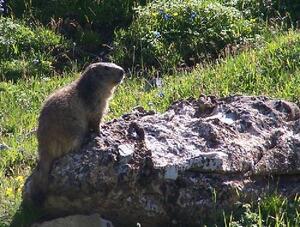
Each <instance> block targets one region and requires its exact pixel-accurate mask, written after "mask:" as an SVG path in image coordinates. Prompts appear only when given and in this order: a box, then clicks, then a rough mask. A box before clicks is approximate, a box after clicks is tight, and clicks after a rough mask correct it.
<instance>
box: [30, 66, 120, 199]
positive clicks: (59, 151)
mask: <svg viewBox="0 0 300 227" xmlns="http://www.w3.org/2000/svg"><path fill="white" fill-rule="evenodd" d="M124 75H125V74H124V70H123V69H122V68H121V67H120V66H118V65H116V64H113V63H104V62H103V63H94V64H91V65H89V66H88V67H87V69H86V70H85V71H84V72H83V73H82V75H81V76H80V78H78V79H77V80H75V81H74V82H73V83H71V84H69V85H67V86H65V87H63V88H61V89H59V90H57V91H55V92H54V93H53V94H52V95H50V96H49V97H48V98H47V100H46V101H45V103H44V105H43V107H42V110H41V113H40V116H39V119H38V129H37V140H38V153H39V159H38V165H37V168H36V169H35V171H34V172H33V175H32V180H31V185H30V186H29V187H30V188H29V194H30V195H29V197H30V198H29V199H30V200H31V201H32V202H34V203H41V202H42V201H43V200H44V195H45V192H46V191H47V188H48V174H49V171H50V168H51V164H52V162H53V160H54V159H56V158H58V157H60V156H62V155H64V154H66V153H68V152H70V151H76V150H78V149H79V148H80V146H81V145H82V143H83V140H84V138H85V136H86V135H87V134H88V132H89V131H93V132H96V133H99V124H100V121H101V119H102V117H103V114H104V113H105V111H106V109H107V107H108V102H109V100H110V99H111V97H112V95H113V92H114V90H115V88H116V86H117V85H118V84H119V83H120V82H121V81H122V80H123V77H124ZM25 190H26V189H25ZM25 193H26V192H25ZM35 200H40V201H35Z"/></svg>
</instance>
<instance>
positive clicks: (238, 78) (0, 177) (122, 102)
mask: <svg viewBox="0 0 300 227" xmlns="http://www.w3.org/2000/svg"><path fill="white" fill-rule="evenodd" d="M77 77H78V74H76V73H75V74H66V75H64V76H63V77H62V76H56V77H50V78H47V77H46V78H34V77H31V78H28V79H26V80H19V81H17V82H15V83H13V82H1V83H0V108H1V111H0V144H5V145H7V146H8V147H9V149H7V150H2V151H0V153H1V159H0V226H7V225H8V223H9V222H10V220H11V219H12V217H13V215H14V214H15V213H16V211H17V209H18V207H19V205H20V202H21V188H22V185H23V183H24V179H25V178H26V177H27V176H28V175H29V174H30V171H31V168H32V167H33V166H34V165H35V158H36V145H37V144H36V139H35V128H36V123H37V122H36V119H37V117H38V113H39V110H40V107H41V104H42V102H43V100H44V99H45V97H46V96H47V95H49V94H50V93H51V92H52V91H53V90H55V89H57V88H58V87H61V86H63V85H64V84H68V83H69V82H70V81H73V80H74V79H75V78H77ZM299 84H300V33H299V32H297V31H291V32H289V33H286V34H282V35H277V36H275V37H273V39H272V41H270V42H267V43H265V44H264V45H263V46H262V47H260V48H258V49H256V50H253V49H249V50H245V51H244V52H243V53H241V54H240V55H238V56H235V57H231V56H229V57H227V58H225V59H223V60H220V61H219V62H218V63H217V64H211V65H206V66H197V67H196V68H195V69H194V70H193V71H192V72H190V73H188V72H182V73H177V74H176V75H164V77H163V86H161V87H157V86H153V85H151V84H150V83H149V82H148V81H147V80H145V79H141V78H137V77H136V76H135V77H132V78H127V79H126V80H125V82H124V83H123V84H122V85H121V86H120V87H119V88H118V90H117V92H116V95H115V98H114V99H113V100H112V102H111V104H110V111H109V113H108V115H107V117H106V118H105V120H109V119H112V118H115V117H119V116H120V115H122V114H123V113H125V112H129V111H130V110H131V109H132V108H133V107H134V106H137V105H140V106H143V107H145V108H146V109H154V110H156V111H159V112H161V111H164V110H166V109H167V107H168V106H169V105H170V104H171V103H172V102H173V101H175V100H178V99H182V98H183V99H184V98H188V97H195V98H197V97H198V96H199V95H200V94H201V93H205V94H210V95H217V96H226V95H229V94H236V93H240V94H253V95H268V96H271V97H276V98H284V99H287V100H292V101H297V100H298V99H299V97H300V86H299ZM128 91H130V92H128ZM276 199H279V200H280V201H284V202H282V203H284V206H282V203H280V202H278V203H276V201H275V202H273V203H272V201H273V200H276ZM269 200H270V201H271V202H270V203H271V204H273V205H272V206H271V205H270V206H268V205H266V204H268V202H267V201H269ZM263 201H266V202H265V203H261V206H260V207H252V206H251V209H250V208H249V209H248V210H247V209H244V211H243V214H244V219H246V218H247V217H246V216H247V214H248V213H249V215H250V214H252V213H253V215H252V216H255V215H258V216H259V215H260V213H259V212H261V215H262V216H261V217H263V218H264V219H265V220H264V221H265V222H266V223H271V222H268V221H267V219H270V220H271V219H272V218H271V217H269V216H270V215H271V214H270V215H268V212H269V213H272V217H274V218H275V222H276V223H277V222H278V223H291V224H292V223H296V222H293V220H291V219H289V218H290V216H289V215H287V214H288V213H290V212H292V214H293V215H295V217H296V218H297V219H296V220H297V221H298V222H297V223H299V213H297V212H298V211H297V209H294V210H293V211H290V210H289V208H288V207H289V206H290V205H289V204H292V205H293V204H295V201H296V204H298V205H299V198H297V199H295V201H294V200H291V201H289V200H286V199H285V198H281V197H279V196H274V197H271V198H265V200H263ZM276 209H277V210H276ZM287 210H289V212H288V213H287ZM247 212H248V213H247ZM285 214H286V215H285ZM276 215H277V216H276ZM280 215H281V216H280ZM282 215H284V216H283V217H284V218H281V217H282ZM250 216H251V215H250ZM235 218H236V217H235V214H232V217H229V218H227V219H226V223H227V222H229V224H228V225H227V226H237V225H233V224H234V223H236V222H237V221H236V219H235ZM276 218H278V220H277V219H276ZM228 220H229V221H228ZM230 220H231V221H230ZM258 220H259V219H258ZM270 220H269V221H270ZM272 220H273V219H272ZM273 221H274V220H273ZM230 223H231V224H230ZM278 226H280V225H278ZM290 226H292V225H290Z"/></svg>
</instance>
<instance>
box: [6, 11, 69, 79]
mask: <svg viewBox="0 0 300 227" xmlns="http://www.w3.org/2000/svg"><path fill="white" fill-rule="evenodd" d="M32 27H33V26H32ZM68 45H69V44H68V42H66V40H65V39H64V38H63V37H62V36H60V35H57V34H55V33H54V32H52V31H50V30H48V29H46V28H43V27H37V28H34V27H33V28H30V27H28V26H27V25H25V24H24V23H22V22H19V21H15V20H12V19H10V18H4V17H0V80H17V79H19V78H22V77H28V76H49V75H52V74H53V69H54V67H53V65H54V64H55V63H56V62H57V58H56V56H55V53H56V54H57V53H61V52H64V51H65V50H66V49H67V48H68Z"/></svg>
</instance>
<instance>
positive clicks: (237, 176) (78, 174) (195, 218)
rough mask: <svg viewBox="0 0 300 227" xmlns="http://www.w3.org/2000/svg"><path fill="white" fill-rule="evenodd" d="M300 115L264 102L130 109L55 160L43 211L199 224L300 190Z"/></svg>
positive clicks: (285, 105)
mask: <svg viewBox="0 0 300 227" xmlns="http://www.w3.org/2000/svg"><path fill="white" fill-rule="evenodd" d="M299 117H300V110H299V108H298V106H297V105H296V104H293V103H289V102H286V101H282V100H272V99H269V98H266V97H247V96H232V97H227V98H221V99H217V98H215V97H204V96H203V97H200V99H199V100H187V101H178V102H176V103H174V104H173V105H172V106H171V107H170V108H169V110H168V111H166V112H165V113H163V114H154V113H153V112H147V111H145V110H143V109H142V108H136V109H135V110H134V111H133V112H132V113H130V114H126V115H124V116H122V117H121V118H119V119H116V120H113V121H111V122H108V123H105V124H103V125H102V127H101V135H98V136H96V137H93V138H92V139H91V140H90V141H89V142H87V143H86V144H85V145H84V146H83V148H82V149H81V150H80V151H78V152H75V153H70V154H68V155H66V156H64V157H62V158H61V159H59V160H57V161H56V163H55V164H54V166H53V169H52V172H51V176H50V178H51V179H50V189H49V194H48V195H47V199H46V202H45V204H44V208H45V209H46V210H47V212H48V213H49V214H51V215H62V214H70V213H92V212H98V213H101V214H102V215H103V217H104V218H107V219H109V220H111V221H112V222H113V224H114V225H115V226H125V225H129V226H134V225H136V223H137V222H139V223H141V224H142V226H143V227H144V226H162V225H163V224H181V223H184V224H185V225H193V224H194V225H197V224H201V223H203V220H207V219H209V218H211V217H212V216H213V215H214V214H215V212H216V211H220V212H222V210H223V209H225V210H229V209H232V208H234V207H236V206H237V205H238V204H239V202H245V201H250V200H253V199H257V198H259V197H260V196H261V195H262V194H265V193H272V192H273V191H274V189H276V190H277V192H278V193H283V194H286V195H288V196H291V195H293V194H297V193H300V184H299V183H298V182H299V180H300V177H299V176H300V175H299V173H300V134H299V132H300V120H299Z"/></svg>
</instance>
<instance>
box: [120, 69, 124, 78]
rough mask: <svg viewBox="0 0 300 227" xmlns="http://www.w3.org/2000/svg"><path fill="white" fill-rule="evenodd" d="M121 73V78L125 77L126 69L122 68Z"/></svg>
mask: <svg viewBox="0 0 300 227" xmlns="http://www.w3.org/2000/svg"><path fill="white" fill-rule="evenodd" d="M119 75H120V77H121V78H123V77H124V75H125V71H124V69H121V70H120V74H119Z"/></svg>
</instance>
